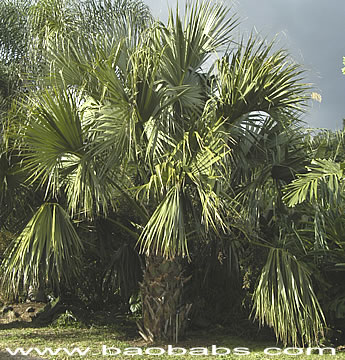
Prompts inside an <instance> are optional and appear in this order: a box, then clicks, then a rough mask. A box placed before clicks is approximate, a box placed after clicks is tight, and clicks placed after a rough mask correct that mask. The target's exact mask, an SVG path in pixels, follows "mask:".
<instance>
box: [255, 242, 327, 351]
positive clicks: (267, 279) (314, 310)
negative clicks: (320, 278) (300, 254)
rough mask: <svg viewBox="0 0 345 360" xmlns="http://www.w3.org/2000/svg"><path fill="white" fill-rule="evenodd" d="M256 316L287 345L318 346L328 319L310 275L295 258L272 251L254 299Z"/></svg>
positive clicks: (278, 251)
mask: <svg viewBox="0 0 345 360" xmlns="http://www.w3.org/2000/svg"><path fill="white" fill-rule="evenodd" d="M253 300H254V307H253V311H252V314H253V315H254V317H255V318H256V319H258V320H259V321H260V323H261V325H265V324H267V325H268V326H270V327H272V328H273V329H274V332H275V334H276V336H277V338H278V339H279V340H281V341H283V342H284V344H287V343H292V344H294V345H298V344H300V345H302V346H303V345H305V344H317V343H318V341H319V340H320V338H321V337H322V335H323V326H324V324H325V318H324V315H323V312H322V309H321V306H320V304H319V302H318V299H317V297H316V295H315V293H314V290H313V286H312V281H311V278H310V271H309V270H308V269H307V267H306V266H305V265H304V264H303V263H302V262H300V261H299V260H297V258H296V257H294V256H293V255H292V254H290V253H289V252H288V251H286V250H283V249H274V248H272V249H271V250H270V251H269V254H268V257H267V261H266V264H265V266H264V267H263V269H262V272H261V275H260V278H259V282H258V285H257V287H256V289H255V293H254V295H253Z"/></svg>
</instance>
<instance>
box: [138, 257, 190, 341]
mask: <svg viewBox="0 0 345 360" xmlns="http://www.w3.org/2000/svg"><path fill="white" fill-rule="evenodd" d="M188 280H189V278H186V277H185V276H184V274H183V266H182V261H181V259H179V258H176V259H174V260H168V259H165V258H163V257H160V256H149V257H147V259H146V270H145V273H144V278H143V281H142V283H141V296H142V308H143V318H142V322H141V323H139V324H138V326H139V332H140V334H141V336H142V337H143V338H144V339H145V340H146V341H151V342H153V341H157V340H158V341H159V340H169V341H174V342H175V343H177V342H178V340H179V339H180V338H181V337H182V336H183V335H184V332H185V330H186V325H187V321H188V313H189V311H190V309H191V306H192V305H191V304H184V303H183V302H182V296H183V288H184V284H185V283H186V282H187V281H188Z"/></svg>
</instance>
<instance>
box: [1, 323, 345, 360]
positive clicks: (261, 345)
mask: <svg viewBox="0 0 345 360" xmlns="http://www.w3.org/2000/svg"><path fill="white" fill-rule="evenodd" d="M23 326H24V327H23ZM212 345H216V346H217V347H218V348H219V347H225V348H228V349H230V350H231V353H230V354H229V355H223V356H219V355H218V356H217V355H210V353H211V346H212ZM103 346H106V347H107V349H106V350H107V355H105V354H102V350H104V349H103ZM174 346H176V347H177V346H178V347H183V348H184V349H186V350H187V354H186V355H175V356H172V355H167V354H166V352H165V354H163V355H153V354H151V355H150V354H145V350H147V349H148V348H150V347H151V348H152V347H159V348H163V349H165V351H167V349H168V344H154V345H148V344H145V342H144V341H142V340H141V339H140V338H138V337H137V336H136V335H135V332H134V331H133V328H132V329H128V328H127V327H126V326H121V325H118V326H117V327H115V326H103V327H102V326H97V327H91V328H86V327H85V328H82V327H81V328H80V327H79V328H78V327H68V326H67V327H52V326H45V327H33V326H32V324H19V323H10V324H1V325H0V351H2V352H6V348H9V349H11V350H12V351H14V350H15V349H16V348H19V347H21V348H23V350H24V351H28V350H29V349H30V348H38V350H40V351H43V350H44V349H45V348H47V347H50V348H51V349H52V350H53V351H57V350H58V349H59V348H60V349H61V350H60V351H58V352H57V354H56V355H48V354H47V353H46V354H45V355H41V356H40V357H41V358H46V359H58V360H62V359H84V360H88V359H92V360H96V359H133V360H134V359H135V360H138V359H142V360H144V359H147V360H149V359H157V360H162V359H169V358H170V359H171V358H172V359H176V358H178V359H188V360H190V359H196V358H197V359H198V358H203V359H215V358H222V359H243V358H245V359H248V360H253V359H272V358H273V359H294V358H299V359H313V360H315V359H345V352H341V351H339V350H337V351H336V355H333V356H332V355H322V356H321V355H315V354H314V355H307V353H306V351H307V350H306V349H304V350H303V355H298V356H296V355H271V356H270V355H265V353H264V350H265V349H267V348H271V347H277V348H281V349H284V347H283V346H282V345H277V344H275V343H274V342H267V341H265V342H258V341H253V340H251V339H248V338H239V337H234V336H230V335H227V334H226V330H225V329H217V330H214V331H208V332H205V331H204V332H198V333H190V334H189V336H188V338H187V339H186V340H184V341H182V342H181V343H179V344H178V345H174ZM75 347H78V348H79V349H80V350H81V351H86V349H87V348H89V350H88V351H86V353H85V355H84V356H80V355H76V354H75V353H74V354H73V355H68V354H67V353H66V351H65V350H63V348H66V349H67V351H72V350H73V348H75ZM110 347H113V348H118V349H120V350H121V353H118V354H117V355H115V354H114V352H119V351H120V350H115V349H113V355H109V348H110ZM129 347H130V348H132V349H128V348H129ZM196 347H201V348H206V347H207V348H208V350H207V351H208V352H209V355H191V354H188V352H190V351H192V350H191V349H192V348H196ZM239 347H242V348H247V349H248V350H247V353H243V355H236V354H234V351H236V350H234V349H235V348H239ZM126 348H127V354H123V353H124V352H125V351H126ZM242 350H243V349H242ZM138 351H139V352H140V351H141V352H142V353H143V354H142V355H130V354H133V353H138ZM154 351H156V352H160V351H162V350H159V349H156V350H154V349H152V350H151V351H149V352H154ZM175 351H177V350H175ZM180 351H181V350H180ZM198 351H199V352H198ZM202 351H205V350H202V349H199V350H195V352H197V353H199V354H200V352H202ZM218 351H220V350H219V349H218ZM271 351H272V352H277V351H278V350H271ZM301 351H302V350H301ZM237 352H238V353H239V352H240V351H239V350H237ZM2 354H3V355H1V354H0V359H11V358H12V359H14V358H15V357H13V356H5V354H4V353H2ZM38 355H39V354H38V353H37V352H36V350H32V351H31V352H30V354H29V356H33V357H37V356H38ZM29 356H23V357H21V358H23V359H25V358H27V359H30V357H29Z"/></svg>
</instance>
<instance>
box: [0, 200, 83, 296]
mask: <svg viewBox="0 0 345 360" xmlns="http://www.w3.org/2000/svg"><path fill="white" fill-rule="evenodd" d="M82 251H83V246H82V243H81V241H80V239H79V237H78V235H77V233H76V230H75V228H74V226H73V224H72V222H71V220H70V218H69V216H68V215H67V213H66V212H65V211H64V209H63V208H62V207H61V206H60V205H59V204H56V203H45V204H43V205H42V206H41V207H40V208H39V209H38V210H37V212H36V213H35V214H34V216H33V217H32V219H31V220H30V221H29V222H28V224H27V225H26V227H25V228H24V230H23V231H22V232H21V234H20V235H19V236H18V238H17V239H16V240H15V241H14V243H13V245H12V246H11V247H10V248H9V250H7V252H6V254H5V259H4V260H3V262H2V264H1V285H2V288H3V290H4V291H5V292H7V293H14V294H17V293H18V291H19V290H20V289H23V288H24V289H27V288H28V286H30V285H38V284H40V283H41V284H40V285H42V282H43V284H50V285H52V286H54V287H55V288H58V287H59V283H60V282H62V281H64V282H69V281H70V280H71V279H72V278H74V277H75V276H76V275H77V274H78V270H79V269H78V266H79V264H80V257H81V254H82Z"/></svg>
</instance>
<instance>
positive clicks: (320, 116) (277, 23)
mask: <svg viewBox="0 0 345 360" xmlns="http://www.w3.org/2000/svg"><path fill="white" fill-rule="evenodd" d="M144 2H145V3H146V4H147V5H148V6H149V7H150V9H151V11H152V13H153V15H154V16H155V17H158V18H159V19H160V20H162V21H165V20H166V18H167V14H168V8H170V7H172V8H175V7H176V3H177V1H176V0H144ZM223 3H224V4H226V5H228V6H232V8H233V10H234V12H236V14H237V15H238V16H239V18H240V25H239V28H238V31H239V33H241V34H243V33H244V34H249V33H250V32H251V31H252V30H253V29H254V30H255V31H256V32H258V33H259V34H260V36H262V37H264V38H267V39H268V40H270V39H273V38H274V37H275V36H277V38H278V41H279V46H280V47H282V48H285V49H287V50H288V51H289V53H290V54H291V56H292V57H293V59H294V60H295V61H296V62H298V63H300V64H302V65H303V67H304V68H305V69H306V74H305V79H306V82H308V83H311V84H313V91H315V92H317V93H319V94H321V96H322V101H321V103H319V102H316V101H313V102H312V104H311V106H310V108H309V110H308V112H307V114H306V115H305V117H304V121H306V126H309V127H312V128H326V129H333V130H340V129H342V126H343V118H345V75H343V74H342V71H341V69H342V67H343V56H345V33H343V31H344V28H345V26H344V25H345V21H344V18H345V0H223ZM179 4H180V6H181V7H182V8H184V7H185V0H179ZM237 36H238V34H237Z"/></svg>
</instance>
